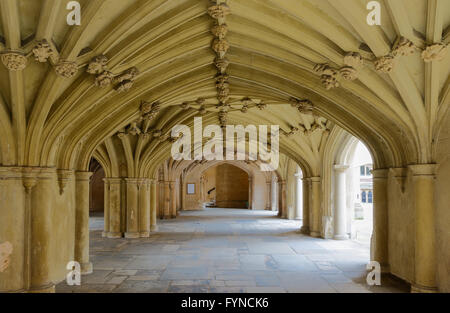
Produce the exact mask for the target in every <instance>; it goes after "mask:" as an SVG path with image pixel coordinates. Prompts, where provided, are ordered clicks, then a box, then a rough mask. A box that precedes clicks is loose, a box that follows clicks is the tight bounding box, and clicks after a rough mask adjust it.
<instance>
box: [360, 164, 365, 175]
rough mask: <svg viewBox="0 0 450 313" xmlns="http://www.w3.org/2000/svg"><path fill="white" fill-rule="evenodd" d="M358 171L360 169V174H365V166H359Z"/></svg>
mask: <svg viewBox="0 0 450 313" xmlns="http://www.w3.org/2000/svg"><path fill="white" fill-rule="evenodd" d="M360 171H361V176H365V175H366V168H365V166H364V165H363V166H361V168H360Z"/></svg>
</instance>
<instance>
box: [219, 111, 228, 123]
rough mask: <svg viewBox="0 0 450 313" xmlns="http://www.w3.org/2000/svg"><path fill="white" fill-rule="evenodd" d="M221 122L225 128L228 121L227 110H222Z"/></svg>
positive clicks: (220, 114)
mask: <svg viewBox="0 0 450 313" xmlns="http://www.w3.org/2000/svg"><path fill="white" fill-rule="evenodd" d="M219 121H220V125H221V126H225V125H226V124H227V121H228V112H227V111H226V110H220V112H219Z"/></svg>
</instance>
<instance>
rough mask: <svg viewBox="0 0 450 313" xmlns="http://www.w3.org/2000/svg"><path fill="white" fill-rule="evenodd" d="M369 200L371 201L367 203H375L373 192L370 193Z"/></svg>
mask: <svg viewBox="0 0 450 313" xmlns="http://www.w3.org/2000/svg"><path fill="white" fill-rule="evenodd" d="M368 200H369V201H367V202H369V203H373V194H372V191H369V195H368Z"/></svg>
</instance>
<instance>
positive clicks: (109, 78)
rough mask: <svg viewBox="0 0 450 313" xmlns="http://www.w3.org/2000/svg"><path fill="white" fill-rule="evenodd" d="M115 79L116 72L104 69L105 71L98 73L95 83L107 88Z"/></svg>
mask: <svg viewBox="0 0 450 313" xmlns="http://www.w3.org/2000/svg"><path fill="white" fill-rule="evenodd" d="M113 80H114V74H113V73H111V72H110V71H104V72H103V73H101V74H99V75H97V77H96V78H95V85H96V86H98V87H100V88H105V87H107V86H109V85H111V84H112V82H113Z"/></svg>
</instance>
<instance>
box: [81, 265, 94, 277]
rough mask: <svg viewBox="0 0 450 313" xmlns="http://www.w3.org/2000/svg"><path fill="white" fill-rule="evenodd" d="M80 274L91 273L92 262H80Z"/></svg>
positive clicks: (92, 269)
mask: <svg viewBox="0 0 450 313" xmlns="http://www.w3.org/2000/svg"><path fill="white" fill-rule="evenodd" d="M80 265H81V275H89V274H92V272H93V271H94V268H93V266H92V263H91V262H89V263H81V264H80Z"/></svg>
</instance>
